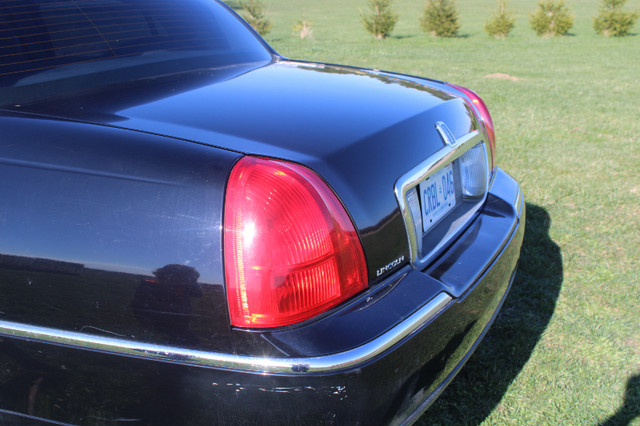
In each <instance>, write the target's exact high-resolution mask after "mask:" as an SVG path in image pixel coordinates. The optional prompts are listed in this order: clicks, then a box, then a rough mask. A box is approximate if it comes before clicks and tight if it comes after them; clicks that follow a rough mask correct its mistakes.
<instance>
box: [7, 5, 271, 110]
mask: <svg viewBox="0 0 640 426" xmlns="http://www.w3.org/2000/svg"><path fill="white" fill-rule="evenodd" d="M270 58H271V54H270V52H269V51H268V50H267V48H266V47H265V46H264V45H263V44H262V42H261V41H260V40H259V39H258V38H256V37H255V36H254V35H253V33H252V32H251V31H249V30H248V29H247V27H246V26H245V25H244V24H243V23H241V22H240V21H239V20H238V19H237V18H236V17H235V16H234V15H233V14H232V13H231V12H229V11H228V10H226V8H225V7H223V6H222V5H220V4H218V3H216V2H215V1H212V0H153V1H151V0H75V1H64V0H9V1H2V2H0V87H4V88H6V87H20V86H29V85H39V84H42V83H47V82H56V81H59V80H62V79H74V78H75V79H79V78H81V77H82V79H83V80H85V81H84V82H83V83H80V81H78V84H85V85H86V84H87V81H86V78H87V77H89V80H90V79H91V76H96V77H97V78H98V80H97V81H93V82H92V83H91V84H99V83H100V81H99V79H100V78H102V77H104V76H102V75H101V74H100V73H102V72H114V73H116V80H117V79H118V78H119V79H121V80H124V79H127V78H130V79H136V78H143V77H150V76H153V75H154V74H158V75H166V74H168V73H174V72H181V71H188V70H190V69H197V68H211V67H223V66H229V65H234V64H241V63H249V62H256V61H264V60H269V59H270ZM118 72H120V76H119V77H117V74H118ZM112 77H113V76H112ZM111 80H113V78H111ZM67 87H68V85H67ZM13 96H15V93H14V95H13ZM1 100H2V99H1V95H0V102H1Z"/></svg>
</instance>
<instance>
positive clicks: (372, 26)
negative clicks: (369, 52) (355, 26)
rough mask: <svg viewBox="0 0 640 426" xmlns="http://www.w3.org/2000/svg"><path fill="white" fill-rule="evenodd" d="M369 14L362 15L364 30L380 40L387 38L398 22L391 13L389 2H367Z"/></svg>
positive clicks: (375, 0)
mask: <svg viewBox="0 0 640 426" xmlns="http://www.w3.org/2000/svg"><path fill="white" fill-rule="evenodd" d="M369 9H370V10H371V13H370V14H365V13H362V24H363V25H364V28H365V29H366V30H367V31H368V32H370V33H371V34H373V36H374V37H375V38H377V39H378V40H381V39H383V38H387V37H389V35H390V34H391V32H392V31H393V27H395V26H396V22H398V15H396V14H395V13H393V12H392V11H391V0H369Z"/></svg>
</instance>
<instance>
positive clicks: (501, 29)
mask: <svg viewBox="0 0 640 426" xmlns="http://www.w3.org/2000/svg"><path fill="white" fill-rule="evenodd" d="M508 2H509V1H508V0H498V10H497V11H496V12H495V13H494V14H493V17H492V18H491V19H490V20H489V21H488V22H487V23H486V24H485V25H484V29H485V31H486V32H487V33H489V35H490V36H493V37H495V38H499V39H502V40H504V39H505V38H507V36H508V35H509V33H510V32H511V30H512V29H513V27H514V25H515V23H516V20H515V18H514V17H513V15H512V14H511V13H509V12H508V11H507V3H508Z"/></svg>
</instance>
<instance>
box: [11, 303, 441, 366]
mask: <svg viewBox="0 0 640 426" xmlns="http://www.w3.org/2000/svg"><path fill="white" fill-rule="evenodd" d="M451 300H452V298H451V296H449V295H448V294H446V293H440V294H438V295H437V296H436V297H435V298H433V299H432V300H431V301H430V302H429V303H427V304H426V305H424V306H423V307H422V308H420V309H419V310H417V311H416V312H414V313H413V314H412V315H410V316H409V317H407V318H406V319H405V320H404V321H402V322H401V323H399V324H398V325H396V326H395V327H394V328H392V329H391V330H389V331H388V332H386V333H385V334H383V335H381V336H379V337H377V338H376V339H374V340H372V341H370V342H368V343H365V344H364V345H362V346H359V347H357V348H354V349H350V350H347V351H344V352H340V353H336V354H331V355H324V356H318V357H307V358H260V357H254V356H246V355H232V354H224V353H216V352H207V351H202V350H191V349H182V348H176V347H172V346H164V345H155V344H151V343H140V342H135V341H129V340H124V339H117V338H112V337H103V336H94V335H91V334H85V333H79V332H74V331H64V330H57V329H52V328H47V327H38V326H31V325H25V324H20V323H16V322H10V321H0V336H7V337H13V338H17V339H21V340H27V341H35V342H41V343H49V344H54V345H59V346H67V347H71V348H76V349H84V350H91V351H98V352H106V353H111V354H117V355H123V356H130V357H136V358H145V359H151V360H156V361H164V362H172V363H178V364H187V365H194V366H201V367H210V368H222V369H229V370H237V371H250V372H260V373H273V374H308V373H323V372H334V371H337V370H343V369H348V368H353V367H357V366H358V365H360V364H363V363H366V362H367V361H369V360H371V359H373V358H375V357H377V356H378V355H381V354H382V353H383V352H385V351H387V350H388V349H390V348H391V347H393V346H394V345H395V344H397V343H398V342H400V341H401V340H402V339H404V338H406V337H408V336H410V335H411V334H413V333H414V332H415V331H417V330H418V329H419V328H421V327H422V326H423V325H425V324H426V323H427V322H429V321H430V320H431V319H433V318H434V317H435V316H436V315H437V314H438V313H439V312H440V311H441V310H442V309H443V308H444V307H445V306H446V305H447V304H448V303H449V302H450V301H451Z"/></svg>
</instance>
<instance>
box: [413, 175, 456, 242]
mask: <svg viewBox="0 0 640 426" xmlns="http://www.w3.org/2000/svg"><path fill="white" fill-rule="evenodd" d="M420 200H421V204H422V206H421V207H422V231H423V232H427V230H429V229H430V228H431V227H432V226H433V225H435V224H436V223H437V222H438V221H439V220H440V219H442V218H443V217H444V216H445V215H446V214H447V213H449V212H450V211H451V210H452V209H453V208H454V207H455V206H456V190H455V182H454V175H453V167H452V166H451V164H449V165H447V166H445V167H443V168H442V169H440V170H438V171H437V172H436V173H435V174H433V175H431V176H429V177H428V178H426V179H425V180H423V181H422V182H420Z"/></svg>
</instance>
